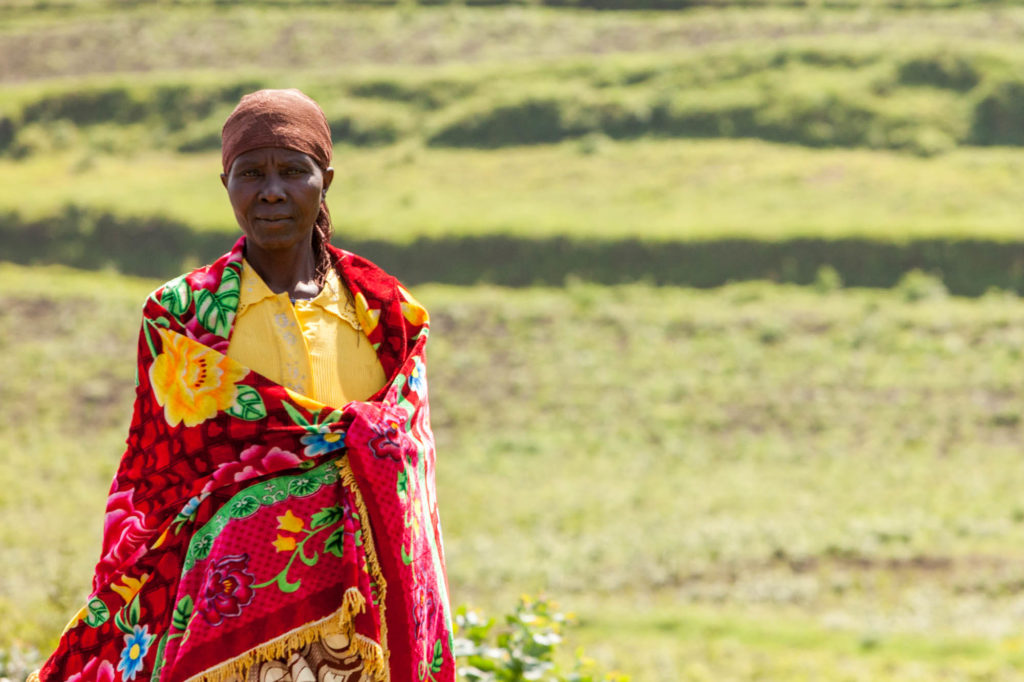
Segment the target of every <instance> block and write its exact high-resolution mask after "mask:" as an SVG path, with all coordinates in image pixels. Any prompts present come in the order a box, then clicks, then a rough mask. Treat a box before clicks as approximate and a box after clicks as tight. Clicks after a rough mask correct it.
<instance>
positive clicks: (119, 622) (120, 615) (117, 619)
mask: <svg viewBox="0 0 1024 682" xmlns="http://www.w3.org/2000/svg"><path fill="white" fill-rule="evenodd" d="M114 625H116V626H117V629H118V630H120V631H121V632H124V633H126V634H129V635H130V634H132V633H134V632H135V629H134V628H132V626H131V625H129V624H128V623H127V622H126V621H125V619H124V609H121V610H120V611H118V612H117V613H116V614H115V615H114Z"/></svg>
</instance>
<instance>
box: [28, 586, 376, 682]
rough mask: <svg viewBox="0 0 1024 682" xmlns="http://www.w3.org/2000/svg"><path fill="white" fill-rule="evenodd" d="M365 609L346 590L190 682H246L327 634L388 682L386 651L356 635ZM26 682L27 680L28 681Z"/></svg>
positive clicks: (353, 591)
mask: <svg viewBox="0 0 1024 682" xmlns="http://www.w3.org/2000/svg"><path fill="white" fill-rule="evenodd" d="M365 609H366V598H365V597H363V595H362V594H361V593H360V592H359V590H358V588H355V587H352V588H349V589H348V590H346V591H345V596H344V597H343V598H342V605H341V608H340V609H339V610H338V611H337V612H335V613H334V614H332V615H330V616H328V617H327V618H324V619H323V620H320V621H318V622H316V623H309V624H307V625H303V626H302V627H300V628H297V629H296V630H293V631H292V632H288V633H286V634H284V635H282V636H280V637H278V638H276V639H273V640H271V641H269V642H266V643H264V644H261V645H260V646H258V647H256V648H254V649H250V650H249V651H247V652H246V653H244V654H242V655H241V656H238V657H237V658H234V659H232V660H230V661H226V662H224V663H220V664H218V665H217V666H216V667H213V668H210V669H208V670H204V671H203V672H201V673H199V674H198V675H194V676H192V677H190V678H189V679H188V681H187V682H243V681H244V680H245V678H246V676H247V675H248V674H249V671H250V670H251V669H252V667H253V666H255V665H259V664H260V663H264V662H266V661H273V660H276V659H281V658H284V657H285V656H287V655H288V654H290V653H291V652H293V651H295V650H297V649H301V648H302V647H304V646H306V645H308V644H312V643H313V642H318V641H320V640H322V639H324V638H325V637H327V636H328V635H335V634H339V633H340V634H343V635H345V636H346V637H347V638H348V640H349V652H351V653H357V654H359V657H360V659H362V663H363V672H364V673H365V674H366V675H367V676H368V677H369V679H371V680H375V681H376V682H387V680H388V678H389V675H388V668H387V660H386V656H385V653H384V648H383V647H382V646H381V645H380V644H379V643H377V642H374V641H373V640H372V639H369V638H368V637H364V636H362V635H359V634H357V633H356V632H355V627H354V619H355V617H356V616H357V615H359V614H360V613H362V612H363V611H364V610H365ZM26 682H27V681H26Z"/></svg>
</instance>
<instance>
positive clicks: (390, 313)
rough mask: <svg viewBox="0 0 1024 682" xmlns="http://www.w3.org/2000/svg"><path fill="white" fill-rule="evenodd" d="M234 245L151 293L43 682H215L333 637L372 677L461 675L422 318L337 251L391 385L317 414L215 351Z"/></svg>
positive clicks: (365, 265)
mask: <svg viewBox="0 0 1024 682" xmlns="http://www.w3.org/2000/svg"><path fill="white" fill-rule="evenodd" d="M243 245H244V239H241V240H239V241H238V243H237V244H236V245H235V247H234V249H233V250H232V251H231V252H230V253H228V254H226V255H225V256H223V257H221V258H220V259H219V260H218V261H217V262H215V263H213V264H212V265H210V266H208V267H205V268H201V269H198V270H195V271H193V272H191V273H189V274H187V275H184V276H182V277H179V278H178V279H175V280H172V281H171V282H168V283H167V284H165V285H164V286H163V287H161V288H160V289H158V290H157V291H155V292H154V293H153V294H152V295H150V297H149V298H148V299H147V301H146V304H145V309H144V313H143V325H142V332H141V333H140V336H139V355H138V357H139V360H138V388H137V391H136V400H135V408H134V415H133V418H132V424H131V430H130V433H129V437H128V443H127V450H126V452H125V453H124V456H123V458H122V460H121V465H120V468H119V470H118V472H117V475H116V477H115V479H114V483H113V486H112V488H111V492H110V498H109V501H108V504H107V513H106V521H105V526H104V539H103V550H102V556H101V558H100V561H99V564H98V565H97V567H96V575H95V578H94V582H93V593H92V596H91V597H90V598H89V600H88V602H87V604H86V605H85V606H84V607H83V609H82V610H81V612H80V613H79V614H78V615H77V616H76V617H75V618H74V619H73V620H72V621H71V623H70V624H69V625H68V628H67V629H66V630H65V632H64V634H63V635H62V636H61V639H60V642H59V645H58V648H57V651H56V652H55V653H54V654H53V656H52V657H51V658H50V659H49V660H48V661H47V662H46V664H45V666H44V667H43V668H42V670H41V671H40V673H39V678H40V679H41V680H43V682H51V681H58V680H60V681H63V680H70V681H74V682H79V681H81V682H87V681H91V680H103V681H111V682H113V681H115V680H160V681H162V682H164V681H177V680H209V681H211V682H219V681H221V680H228V679H231V678H233V677H236V676H237V677H241V676H244V675H245V674H246V672H247V671H248V669H249V668H250V667H251V666H252V665H254V664H256V663H259V662H260V661H263V660H268V659H273V658H276V657H278V656H282V655H285V654H286V653H287V652H288V651H290V650H291V649H294V648H298V647H300V646H302V645H303V644H305V643H308V642H310V641H313V640H315V639H318V638H320V637H323V636H324V635H327V634H338V633H340V634H344V635H346V636H347V637H348V638H349V641H350V643H351V647H352V650H353V651H354V652H358V653H359V654H361V656H362V658H363V661H364V663H363V665H364V676H367V675H368V676H369V678H371V679H384V680H386V679H391V680H395V681H396V682H397V681H405V680H410V681H412V680H416V681H425V680H436V681H439V682H440V681H451V680H454V678H455V672H454V659H453V656H452V630H451V614H450V610H449V601H448V594H447V585H446V580H445V572H444V558H443V555H442V549H441V534H440V525H439V521H438V514H437V506H436V502H435V491H434V446H433V437H432V435H431V431H430V422H429V408H428V405H427V384H426V374H425V371H426V370H425V364H424V363H425V357H424V345H425V343H426V339H427V332H428V323H427V315H426V311H425V310H424V309H423V308H422V307H421V306H420V305H419V304H418V303H416V301H415V300H414V299H413V298H412V297H411V296H410V295H409V294H408V292H406V291H405V290H404V289H403V288H402V287H401V286H400V285H399V284H398V282H397V281H396V280H395V279H394V278H392V277H390V276H389V275H387V274H386V273H384V272H383V271H382V270H380V269H379V268H377V267H376V266H374V265H373V264H371V263H369V262H368V261H366V260H364V259H361V258H359V257H358V256H355V255H353V254H349V253H346V252H342V251H338V250H336V249H335V250H332V253H333V256H334V259H335V267H336V268H337V270H338V273H339V275H340V276H341V277H342V279H343V281H344V282H345V283H346V285H347V286H348V287H349V289H350V291H351V292H352V293H353V295H354V296H355V299H356V310H357V314H358V316H359V319H360V322H361V324H362V326H363V330H364V331H365V332H366V334H367V336H368V337H369V339H370V341H371V343H373V345H374V348H376V349H377V353H378V357H379V358H380V361H381V364H382V365H383V367H384V371H385V374H386V375H387V376H388V377H389V381H388V384H387V385H386V386H385V387H384V388H383V389H382V390H381V391H380V393H378V394H377V395H376V396H374V397H373V398H372V399H371V400H369V401H366V402H352V403H349V404H347V405H344V406H327V405H322V404H320V403H318V402H316V401H314V400H312V399H310V398H308V397H305V396H301V395H298V394H296V393H294V392H291V391H289V390H288V389H286V388H284V387H282V386H280V385H278V384H276V383H273V382H271V381H269V380H268V379H266V378H265V377H263V376H261V375H259V374H257V373H255V372H252V371H250V370H249V369H247V368H246V367H243V366H242V365H240V364H238V363H237V362H235V361H233V360H231V359H230V358H228V357H227V356H226V355H224V353H225V352H226V351H227V347H228V339H229V337H230V334H231V329H232V323H233V320H234V315H235V310H236V308H237V306H238V300H239V284H240V281H241V260H242V253H243Z"/></svg>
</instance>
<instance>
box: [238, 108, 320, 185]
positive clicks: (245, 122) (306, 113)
mask: <svg viewBox="0 0 1024 682" xmlns="http://www.w3.org/2000/svg"><path fill="white" fill-rule="evenodd" d="M220 137H221V162H222V163H223V166H224V172H225V173H227V172H228V171H230V170H231V164H232V163H234V162H235V159H236V158H238V156H239V155H240V154H244V153H245V152H248V151H252V150H253V149H259V148H260V147H283V148H285V149H294V150H295V151H298V152H302V153H304V154H308V155H309V156H310V157H311V158H312V159H313V160H314V161H316V163H317V165H319V166H320V168H321V169H326V168H327V167H328V166H330V165H331V128H330V126H329V125H328V124H327V117H326V116H324V112H323V111H322V110H321V109H320V107H319V105H317V103H316V102H314V101H313V100H312V99H310V98H309V97H308V96H306V95H304V94H303V93H302V92H300V91H298V90H294V89H292V90H257V91H256V92H253V93H250V94H248V95H245V96H244V97H242V101H240V102H239V103H238V106H237V107H235V110H234V111H232V112H231V115H230V116H228V120H227V121H225V122H224V128H223V129H221V134H220Z"/></svg>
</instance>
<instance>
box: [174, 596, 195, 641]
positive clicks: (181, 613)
mask: <svg viewBox="0 0 1024 682" xmlns="http://www.w3.org/2000/svg"><path fill="white" fill-rule="evenodd" d="M191 617H192V597H190V596H188V595H185V596H184V597H182V598H181V601H179V602H178V605H177V606H175V607H174V613H173V614H172V615H171V624H172V625H173V626H174V629H175V630H178V631H181V632H184V631H185V630H187V629H188V621H189V619H190V618H191Z"/></svg>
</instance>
